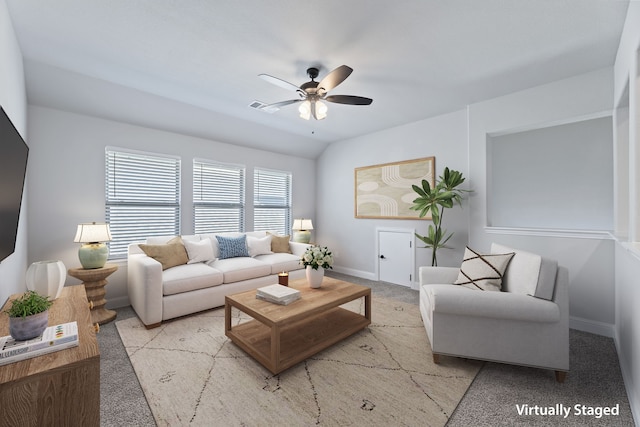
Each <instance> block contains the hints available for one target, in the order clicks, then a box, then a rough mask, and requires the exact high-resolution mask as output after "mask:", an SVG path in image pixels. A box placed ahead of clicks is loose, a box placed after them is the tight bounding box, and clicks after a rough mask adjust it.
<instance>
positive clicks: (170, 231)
mask: <svg viewBox="0 0 640 427" xmlns="http://www.w3.org/2000/svg"><path fill="white" fill-rule="evenodd" d="M150 166H155V168H151V169H150V168H149V167H150ZM138 168H141V169H138ZM181 173H182V164H181V158H180V156H175V155H169V154H164V153H153V152H146V151H137V150H130V149H126V148H121V147H112V146H107V147H105V220H106V222H108V223H109V227H110V230H111V235H112V240H111V242H109V249H110V251H109V252H110V254H109V259H112V260H118V259H126V258H127V252H128V246H129V245H130V244H131V243H134V242H139V241H144V240H145V239H146V238H147V237H150V236H164V235H178V234H180V226H181V211H182V209H181V203H180V200H181V184H182V183H181ZM163 183H164V185H160V184H163Z"/></svg>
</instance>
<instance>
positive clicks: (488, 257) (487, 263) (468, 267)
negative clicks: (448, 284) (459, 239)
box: [454, 247, 513, 291]
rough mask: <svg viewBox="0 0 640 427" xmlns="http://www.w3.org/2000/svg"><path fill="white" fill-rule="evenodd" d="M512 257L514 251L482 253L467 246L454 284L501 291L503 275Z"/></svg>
mask: <svg viewBox="0 0 640 427" xmlns="http://www.w3.org/2000/svg"><path fill="white" fill-rule="evenodd" d="M511 258H513V252H511V253H507V254H480V253H479V252H476V251H474V250H472V249H470V248H469V247H467V248H466V249H465V251H464V259H463V261H462V266H460V273H459V274H458V279H457V280H456V281H455V282H454V284H455V285H461V286H464V287H465V288H469V289H475V290H481V291H500V289H501V287H502V277H503V276H504V272H505V271H506V269H507V266H508V265H509V261H511Z"/></svg>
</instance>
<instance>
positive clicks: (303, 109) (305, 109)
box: [298, 101, 311, 120]
mask: <svg viewBox="0 0 640 427" xmlns="http://www.w3.org/2000/svg"><path fill="white" fill-rule="evenodd" d="M298 112H299V113H300V117H301V118H303V119H305V120H309V119H310V118H311V102H309V101H304V102H303V103H302V104H300V107H298Z"/></svg>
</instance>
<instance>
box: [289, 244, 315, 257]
mask: <svg viewBox="0 0 640 427" xmlns="http://www.w3.org/2000/svg"><path fill="white" fill-rule="evenodd" d="M311 246H313V245H310V244H309V243H300V242H289V249H290V250H291V253H292V254H294V255H297V256H299V257H301V256H302V254H304V251H306V250H307V248H309V247H311Z"/></svg>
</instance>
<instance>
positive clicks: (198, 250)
mask: <svg viewBox="0 0 640 427" xmlns="http://www.w3.org/2000/svg"><path fill="white" fill-rule="evenodd" d="M184 247H185V248H186V249H187V254H188V255H189V262H188V263H187V264H195V263H198V262H209V261H213V260H214V259H216V257H215V255H214V253H213V247H212V246H211V240H210V239H208V238H205V239H202V240H200V241H198V242H195V241H189V240H185V241H184Z"/></svg>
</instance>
